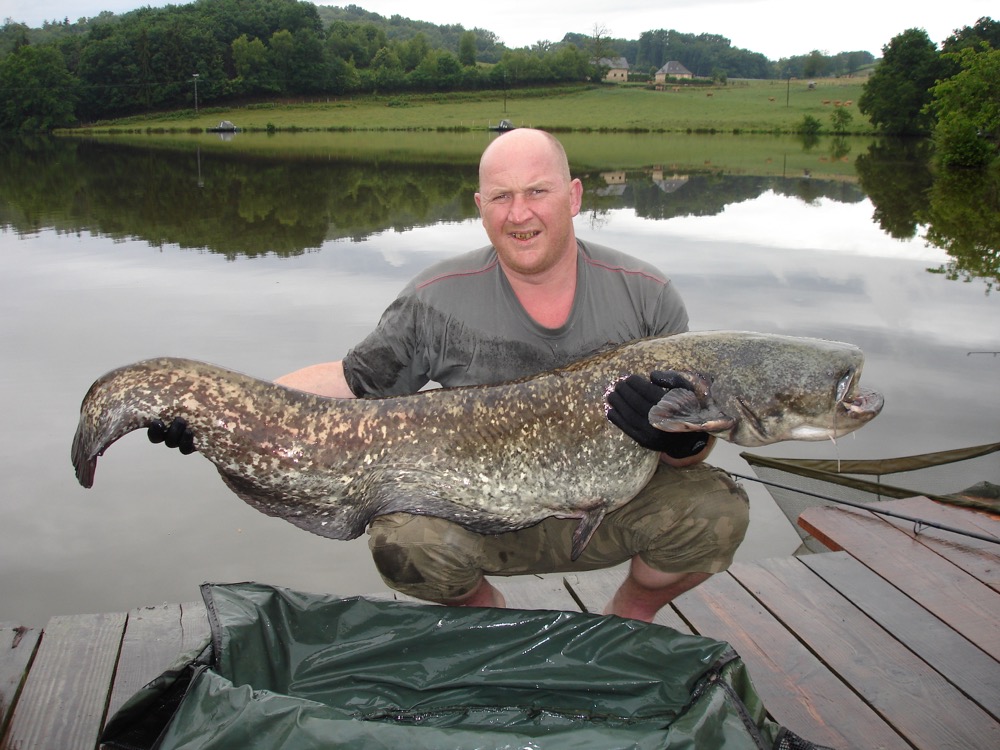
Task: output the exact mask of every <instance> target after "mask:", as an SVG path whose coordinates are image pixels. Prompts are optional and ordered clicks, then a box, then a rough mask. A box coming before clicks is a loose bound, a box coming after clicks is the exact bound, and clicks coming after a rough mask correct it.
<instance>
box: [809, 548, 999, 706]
mask: <svg viewBox="0 0 1000 750" xmlns="http://www.w3.org/2000/svg"><path fill="white" fill-rule="evenodd" d="M799 559H800V560H801V562H802V563H803V564H804V565H806V566H807V567H808V568H809V569H810V570H812V571H813V572H814V573H816V574H817V575H819V576H820V577H822V578H823V580H824V581H826V582H827V583H828V584H830V585H831V586H832V587H833V588H835V589H836V590H837V591H839V592H840V593H841V594H842V595H843V596H845V597H847V598H848V599H850V600H851V601H852V602H854V604H855V605H857V606H858V607H860V608H861V609H862V610H863V611H864V612H865V614H867V615H868V616H869V617H871V618H872V619H873V620H875V622H877V623H878V624H879V625H881V626H882V627H883V628H885V629H886V630H887V631H889V632H890V633H891V634H892V635H893V636H894V637H895V638H896V639H898V640H899V641H900V642H901V643H903V644H904V645H905V646H906V647H907V648H909V649H910V650H911V651H913V652H914V653H915V654H916V655H917V656H919V657H920V658H921V659H923V660H924V661H926V662H927V663H928V664H929V665H930V666H932V667H933V668H934V669H936V670H937V671H938V672H939V673H940V674H941V675H942V676H943V677H944V678H945V679H946V680H948V681H949V682H950V683H951V684H952V685H954V686H955V687H957V688H958V689H959V690H961V691H962V692H963V693H965V694H966V695H968V696H969V697H970V698H971V699H972V700H974V701H975V702H976V703H978V704H979V706H980V707H981V708H983V709H984V710H985V711H987V712H988V713H990V714H991V715H992V716H993V718H994V719H1000V662H997V661H996V660H995V659H992V658H990V657H989V656H987V655H986V654H985V653H983V651H982V650H980V649H979V648H977V647H976V646H975V645H973V644H972V643H970V642H969V641H968V640H967V639H966V638H964V637H962V636H961V635H959V634H958V633H956V632H955V631H954V630H952V629H951V628H950V627H948V626H947V625H946V624H945V623H944V622H942V621H941V620H940V618H937V617H935V616H934V615H932V614H931V613H930V612H928V611H927V610H926V609H924V608H923V607H921V606H920V605H919V604H917V603H916V602H914V601H913V600H912V599H910V598H909V597H908V596H906V595H905V594H903V593H902V592H901V591H899V589H897V588H896V587H894V586H893V585H892V584H890V583H888V582H887V581H886V580H885V579H883V578H880V577H879V576H877V575H875V574H874V573H872V572H871V571H870V570H868V568H866V567H865V566H864V565H862V564H861V563H859V562H858V561H857V560H855V559H854V558H853V557H850V556H849V555H847V554H846V553H843V552H831V553H829V554H824V555H805V556H803V557H801V558H799Z"/></svg>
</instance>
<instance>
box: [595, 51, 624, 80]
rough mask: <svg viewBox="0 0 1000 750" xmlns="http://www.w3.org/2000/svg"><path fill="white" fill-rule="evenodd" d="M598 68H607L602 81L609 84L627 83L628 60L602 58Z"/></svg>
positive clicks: (598, 62)
mask: <svg viewBox="0 0 1000 750" xmlns="http://www.w3.org/2000/svg"><path fill="white" fill-rule="evenodd" d="M597 64H598V66H600V67H602V68H607V69H608V72H607V73H605V74H604V80H605V81H608V82H609V83H628V60H626V59H625V58H624V57H602V58H601V59H600V60H598V61H597Z"/></svg>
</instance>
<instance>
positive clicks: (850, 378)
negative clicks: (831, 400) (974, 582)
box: [837, 367, 854, 404]
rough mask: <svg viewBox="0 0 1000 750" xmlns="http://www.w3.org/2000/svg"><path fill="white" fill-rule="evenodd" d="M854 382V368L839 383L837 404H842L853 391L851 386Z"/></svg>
mask: <svg viewBox="0 0 1000 750" xmlns="http://www.w3.org/2000/svg"><path fill="white" fill-rule="evenodd" d="M853 382H854V368H853V367H852V368H851V369H850V370H848V371H847V372H846V373H845V374H844V375H843V376H841V378H840V380H839V381H838V382H837V403H838V404H839V403H840V402H842V401H843V400H844V399H845V398H846V397H847V394H848V393H849V392H850V390H851V384H852V383H853Z"/></svg>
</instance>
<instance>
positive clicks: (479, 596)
mask: <svg viewBox="0 0 1000 750" xmlns="http://www.w3.org/2000/svg"><path fill="white" fill-rule="evenodd" d="M441 604H447V605H448V606H449V607H506V606H507V602H506V600H505V599H504V598H503V594H501V593H500V591H499V589H497V588H495V587H494V586H493V584H491V583H490V582H489V581H487V580H486V576H483V577H482V578H480V579H479V585H478V586H476V588H474V589H472V591H470V592H469V593H468V594H466V595H465V596H462V597H459V598H458V599H451V600H449V601H446V602H441Z"/></svg>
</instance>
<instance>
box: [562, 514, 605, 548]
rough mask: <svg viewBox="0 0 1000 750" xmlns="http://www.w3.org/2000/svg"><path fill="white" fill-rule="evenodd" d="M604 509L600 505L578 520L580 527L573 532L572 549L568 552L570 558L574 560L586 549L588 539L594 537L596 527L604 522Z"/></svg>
mask: <svg viewBox="0 0 1000 750" xmlns="http://www.w3.org/2000/svg"><path fill="white" fill-rule="evenodd" d="M604 513H605V508H604V506H603V505H602V506H601V507H599V508H594V509H593V510H589V511H587V512H586V513H584V515H583V518H581V519H580V525H579V526H577V527H576V530H575V531H574V532H573V548H572V551H571V552H570V557H571V558H572V559H573V560H576V559H577V558H578V557H579V556H580V555H581V554H583V550H584V549H585V548H586V546H587V544H588V543H589V542H590V538H591V537H592V536H594V532H595V531H597V527H598V526H600V525H601V521H603V520H604Z"/></svg>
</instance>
